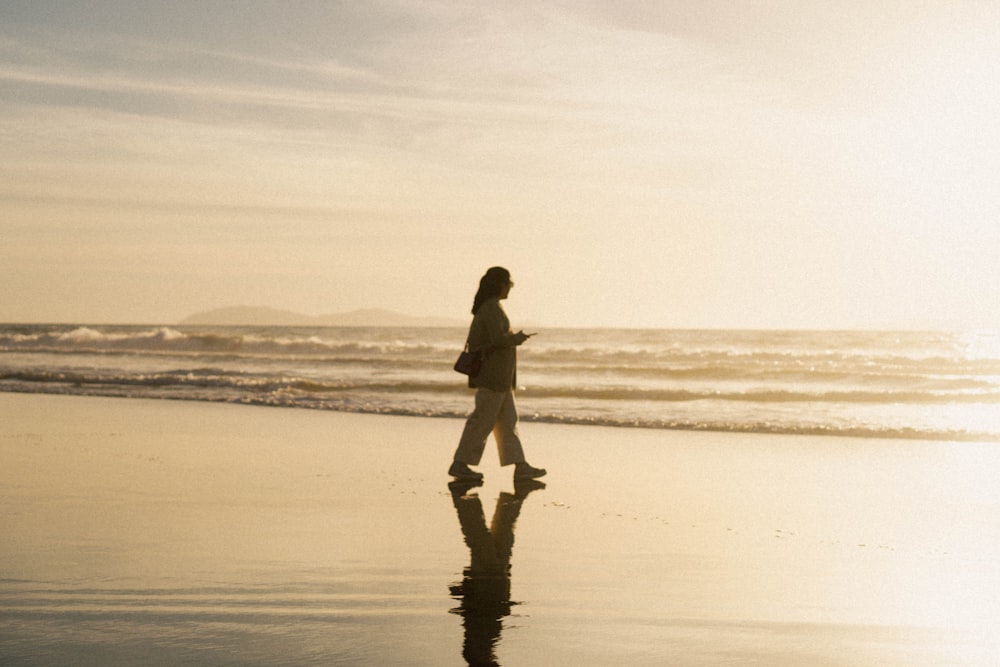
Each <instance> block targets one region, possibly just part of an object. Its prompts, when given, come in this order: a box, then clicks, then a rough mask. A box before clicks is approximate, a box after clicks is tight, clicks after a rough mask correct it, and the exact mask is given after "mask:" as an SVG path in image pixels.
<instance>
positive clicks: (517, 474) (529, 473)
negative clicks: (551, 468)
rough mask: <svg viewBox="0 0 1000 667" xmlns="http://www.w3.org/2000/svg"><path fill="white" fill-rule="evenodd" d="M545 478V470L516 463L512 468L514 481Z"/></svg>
mask: <svg viewBox="0 0 1000 667" xmlns="http://www.w3.org/2000/svg"><path fill="white" fill-rule="evenodd" d="M544 476H545V468H532V467H531V466H530V465H528V464H527V463H518V464H517V465H516V466H515V468H514V479H515V480H519V479H520V480H525V479H535V478H537V477H544Z"/></svg>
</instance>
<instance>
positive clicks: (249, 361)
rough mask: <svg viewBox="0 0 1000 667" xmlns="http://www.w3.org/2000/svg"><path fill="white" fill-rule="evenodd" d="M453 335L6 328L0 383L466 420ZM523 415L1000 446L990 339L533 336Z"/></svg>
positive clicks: (522, 380)
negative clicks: (976, 442) (995, 444)
mask: <svg viewBox="0 0 1000 667" xmlns="http://www.w3.org/2000/svg"><path fill="white" fill-rule="evenodd" d="M465 335H466V331H465V330H464V329H462V328H363V327H344V328H294V327H183V326H106V325H0V392H39V393H54V394H75V395H88V396H117V397H136V398H154V399H179V400H193V401H221V402H228V403H245V404H253V405H267V406H282V407H293V408H311V409H320V410H339V411H347V412H364V413H377V414H390V415H411V416H423V417H443V418H444V417H448V418H461V417H464V416H465V415H466V414H467V413H468V411H469V410H470V409H471V407H472V396H471V390H469V389H468V388H467V387H466V384H465V378H464V376H461V375H459V374H457V373H455V372H454V371H453V370H452V364H453V362H454V360H455V358H456V357H457V355H458V353H459V351H460V350H461V348H462V346H463V343H464V341H465ZM517 400H518V408H519V411H520V414H521V419H522V421H541V422H553V423H570V424H584V425H603V426H619V427H633V428H654V429H683V430H701V431H731V432H735V431H739V432H757V433H775V434H777V433H787V434H829V435H840V436H851V437H859V438H912V439H928V440H955V441H961V440H966V441H968V440H974V441H1000V334H998V333H948V332H884V331H879V332H870V331H726V330H712V331H687V330H654V329H643V330H638V329H543V330H542V331H541V332H540V333H539V335H538V336H536V337H534V338H532V339H531V340H530V341H528V342H527V343H526V344H525V345H524V346H522V347H521V348H520V350H519V352H518V391H517Z"/></svg>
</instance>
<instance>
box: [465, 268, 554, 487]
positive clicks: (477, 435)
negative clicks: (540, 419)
mask: <svg viewBox="0 0 1000 667" xmlns="http://www.w3.org/2000/svg"><path fill="white" fill-rule="evenodd" d="M513 286H514V283H513V281H511V279H510V272H509V271H508V270H507V269H504V268H502V267H499V266H494V267H493V268H491V269H489V270H488V271H487V272H486V274H485V275H484V276H483V277H482V278H481V279H480V281H479V291H478V292H476V298H475V299H474V300H473V303H472V315H473V317H472V324H471V325H470V327H469V350H470V351H471V352H479V353H480V354H481V355H482V360H483V364H482V368H481V369H480V371H479V373H478V374H477V375H475V376H474V377H470V378H469V386H470V387H474V388H475V389H476V406H475V409H474V410H473V411H472V414H470V415H469V418H468V419H467V420H466V422H465V430H464V431H463V432H462V439H461V441H459V443H458V449H456V450H455V460H454V462H453V463H452V464H451V468H450V469H449V470H448V474H449V475H451V476H452V477H455V478H457V479H482V477H483V475H482V473H479V472H476V471H474V470H472V469H470V468H469V466H470V465H479V461H480V460H481V459H482V457H483V450H484V449H485V448H486V438H487V437H489V434H490V433H491V432H492V433H493V436H494V438H496V441H497V448H498V450H499V452H500V465H502V466H507V465H511V464H514V479H522V480H523V479H533V478H536V477H541V476H542V475H544V474H545V470H543V469H541V468H533V467H531V466H530V465H528V463H527V462H526V461H525V460H524V451H523V450H522V448H521V440H520V438H519V437H518V435H517V407H516V406H515V405H514V386H515V383H516V381H517V346H518V345H521V344H522V343H523V342H524V341H526V340H528V337H529V335H528V334H526V333H524V332H523V331H518V332H517V333H514V332H513V331H511V328H510V320H508V319H507V314H506V313H504V312H503V308H501V307H500V300H501V299H506V298H507V295H508V294H509V293H510V288H511V287H513Z"/></svg>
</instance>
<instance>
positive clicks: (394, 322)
mask: <svg viewBox="0 0 1000 667" xmlns="http://www.w3.org/2000/svg"><path fill="white" fill-rule="evenodd" d="M180 324H183V325H187V326H283V327H459V326H465V325H466V324H468V323H467V322H463V321H461V320H453V319H448V318H444V317H414V316H411V315H403V314H401V313H396V312H393V311H391V310H382V309H379V308H367V309H363V310H352V311H350V312H348V313H334V314H329V315H316V316H313V315H302V314H301V313H294V312H292V311H290V310H279V309H277V308H263V307H255V306H232V307H230V308H216V309H215V310H207V311H204V312H201V313H195V314H194V315H190V316H188V317H185V318H184V319H183V320H181V321H180Z"/></svg>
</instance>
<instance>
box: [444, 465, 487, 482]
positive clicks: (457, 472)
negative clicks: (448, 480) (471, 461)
mask: <svg viewBox="0 0 1000 667" xmlns="http://www.w3.org/2000/svg"><path fill="white" fill-rule="evenodd" d="M448 474H449V475H451V476H452V477H454V478H455V479H476V480H479V479H482V478H483V473H481V472H476V471H475V470H473V469H471V468H470V467H469V466H468V465H466V464H465V463H462V462H461V461H455V462H454V463H452V464H451V467H450V468H448Z"/></svg>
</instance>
